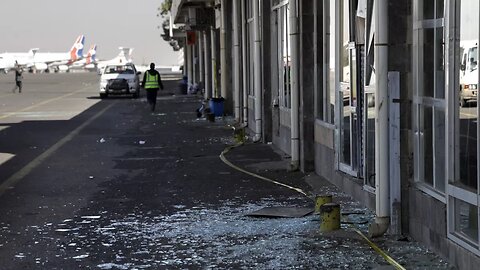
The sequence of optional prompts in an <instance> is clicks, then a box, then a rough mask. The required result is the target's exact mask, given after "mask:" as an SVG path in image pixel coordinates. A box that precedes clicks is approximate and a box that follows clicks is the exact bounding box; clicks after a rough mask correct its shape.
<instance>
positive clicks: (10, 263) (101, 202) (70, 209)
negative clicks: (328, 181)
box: [0, 73, 450, 269]
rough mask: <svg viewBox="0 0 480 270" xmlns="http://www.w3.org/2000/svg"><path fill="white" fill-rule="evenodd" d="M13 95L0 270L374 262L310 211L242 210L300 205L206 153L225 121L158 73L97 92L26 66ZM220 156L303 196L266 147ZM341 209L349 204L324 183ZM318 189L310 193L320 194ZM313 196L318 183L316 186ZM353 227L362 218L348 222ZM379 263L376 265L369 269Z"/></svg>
mask: <svg viewBox="0 0 480 270" xmlns="http://www.w3.org/2000/svg"><path fill="white" fill-rule="evenodd" d="M25 77H26V78H25V82H24V90H23V93H21V94H18V93H15V94H13V93H11V88H12V87H13V76H12V74H9V75H8V76H5V75H1V76H0V269H374V268H377V267H383V266H385V265H387V263H386V262H385V261H384V260H383V258H382V257H381V256H379V255H378V254H377V253H375V252H374V251H373V250H372V249H371V248H370V247H369V246H368V245H367V244H366V243H365V242H364V241H363V240H362V239H361V238H360V237H358V236H356V234H355V233H352V231H348V227H347V226H350V225H346V224H342V227H343V228H344V230H342V231H341V232H340V233H339V234H337V235H324V234H321V233H319V231H318V228H319V220H318V216H314V215H311V216H307V217H303V218H296V219H259V218H252V217H246V216H245V214H248V213H250V212H252V211H255V210H259V209H260V208H262V207H265V206H282V205H288V206H301V207H305V206H309V207H311V206H312V202H311V201H310V200H308V199H306V198H305V197H304V196H302V195H301V194H299V193H296V192H293V191H292V190H289V189H286V188H283V187H279V186H276V185H272V184H271V183H268V182H265V181H260V180H258V179H256V178H254V177H251V176H248V175H245V174H243V173H241V172H239V171H237V170H234V169H232V168H230V167H228V166H227V165H225V164H224V163H222V162H221V161H220V159H219V158H218V156H219V154H220V153H221V151H222V150H224V149H225V147H226V145H228V144H231V143H233V141H232V131H231V129H229V128H227V124H229V123H231V119H230V120H229V119H228V118H226V119H220V118H218V119H217V120H216V122H215V123H210V122H207V121H205V119H197V118H196V113H195V109H196V108H197V107H198V106H199V105H200V98H199V97H196V96H172V95H171V93H174V92H175V88H176V85H177V82H176V81H165V86H166V90H164V91H163V92H162V93H161V94H160V96H159V98H158V104H157V108H158V109H157V111H156V112H155V113H154V114H152V113H150V111H149V109H148V106H147V104H146V102H145V99H144V96H145V95H144V94H143V95H142V96H141V98H140V99H131V98H128V97H118V98H109V99H107V100H100V99H98V92H97V89H98V80H99V78H98V76H97V75H96V74H91V73H82V74H80V73H79V74H35V75H34V74H26V76H25ZM228 158H229V159H231V160H232V162H234V163H235V164H237V165H238V166H240V167H242V168H246V169H249V170H251V171H254V172H256V173H259V174H262V175H266V176H268V177H271V178H272V179H276V180H278V181H280V182H283V183H287V184H290V185H292V186H295V187H299V188H302V189H304V190H305V191H312V188H311V187H310V186H309V185H308V184H307V183H306V181H304V177H305V175H303V174H302V173H300V172H290V173H287V172H286V170H285V168H286V167H287V164H288V159H286V157H285V156H284V155H283V154H281V153H279V152H275V151H273V149H272V148H271V147H270V146H269V145H267V144H248V145H246V146H244V147H241V148H239V149H235V150H234V151H232V152H231V153H229V154H228ZM321 188H327V189H328V192H329V193H330V194H334V196H335V200H339V202H341V203H342V211H347V212H352V213H363V214H362V215H360V216H359V217H358V218H355V217H352V216H351V217H350V218H351V220H353V221H355V220H356V221H358V222H357V223H358V225H359V226H360V228H363V229H365V228H366V223H365V220H368V219H370V218H371V216H368V211H367V210H366V209H364V208H361V207H360V206H359V205H358V204H357V203H355V202H352V201H351V199H349V197H348V196H346V195H345V194H341V193H339V192H337V191H335V190H334V188H332V187H331V186H328V185H325V186H322V187H321ZM321 188H320V189H321ZM325 192H327V191H325ZM362 226H363V227H362ZM379 245H380V246H381V247H383V248H385V249H388V250H389V251H390V252H392V253H393V254H391V255H392V256H393V257H394V258H396V259H398V260H399V262H400V263H401V264H403V265H406V266H408V267H407V268H409V269H415V268H418V269H429V268H431V267H433V268H435V269H450V268H449V267H448V265H447V264H446V263H445V262H444V261H442V260H441V259H439V258H438V257H436V256H435V255H434V254H432V253H431V252H428V251H427V250H426V249H424V248H422V247H421V246H420V245H417V244H414V243H410V242H397V241H388V240H385V239H383V240H382V242H380V243H379ZM382 269H388V268H382Z"/></svg>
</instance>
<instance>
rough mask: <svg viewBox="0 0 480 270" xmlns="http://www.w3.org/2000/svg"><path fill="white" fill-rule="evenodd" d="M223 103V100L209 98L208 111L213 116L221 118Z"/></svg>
mask: <svg viewBox="0 0 480 270" xmlns="http://www.w3.org/2000/svg"><path fill="white" fill-rule="evenodd" d="M223 101H224V98H222V97H221V98H211V99H210V101H209V102H208V104H209V106H210V110H211V111H212V113H213V114H214V115H215V116H223Z"/></svg>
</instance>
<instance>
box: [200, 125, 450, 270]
mask: <svg viewBox="0 0 480 270" xmlns="http://www.w3.org/2000/svg"><path fill="white" fill-rule="evenodd" d="M233 122H234V121H233V119H231V118H228V117H225V118H217V120H216V122H215V123H211V122H205V125H210V126H219V125H224V126H226V127H228V126H230V125H233ZM214 136H215V135H212V137H214ZM233 143H234V142H233V131H232V139H231V140H230V141H229V142H227V144H233ZM225 157H226V159H227V160H228V161H230V162H231V163H233V164H234V165H235V166H238V167H239V168H242V169H244V170H247V171H249V172H252V173H255V174H258V175H260V176H263V177H266V178H269V179H271V180H275V181H278V182H281V183H284V184H287V185H289V186H292V187H296V188H300V189H302V190H303V191H305V192H306V193H307V194H310V195H313V194H328V195H332V196H333V202H337V203H339V204H340V206H341V212H342V213H344V214H342V224H341V230H339V231H336V232H333V233H321V232H320V231H319V226H320V218H319V216H318V215H317V214H312V215H310V216H307V217H303V218H299V219H297V221H293V223H291V224H290V222H291V220H294V219H291V220H288V219H285V220H284V219H282V218H279V219H278V221H279V222H280V223H278V225H279V226H282V225H281V224H283V225H287V224H289V225H288V226H293V227H292V228H291V229H292V230H294V231H296V233H297V234H298V235H297V236H298V241H301V242H302V249H304V252H305V253H306V254H309V256H308V257H307V258H309V259H311V260H316V261H321V262H322V263H321V264H320V265H321V266H322V267H323V268H329V269H332V268H347V269H360V268H362V269H364V267H366V266H367V265H369V263H370V266H371V268H373V269H395V267H393V266H392V265H391V264H389V263H388V262H387V261H386V260H385V259H384V258H383V257H382V254H381V253H382V252H384V253H385V254H386V255H387V256H390V257H391V258H392V259H393V260H394V261H396V262H397V263H399V264H400V265H401V266H403V267H404V268H406V269H433V268H434V269H454V268H453V267H452V266H450V265H449V264H448V263H447V262H446V261H445V260H444V259H442V258H441V257H439V256H437V255H436V254H434V253H433V252H431V251H429V250H428V249H427V248H425V247H424V246H423V245H421V244H420V243H417V242H415V241H413V240H412V239H410V238H409V237H408V236H405V237H400V238H399V239H396V238H394V237H393V236H388V235H386V236H384V237H381V238H376V239H371V241H372V243H373V244H374V245H376V246H378V247H379V248H380V249H381V250H382V252H376V251H374V250H373V248H372V247H371V246H370V245H369V243H368V242H367V240H365V239H363V238H362V236H360V234H358V233H357V232H356V231H355V230H354V229H358V230H359V231H360V232H362V233H363V234H364V235H367V234H368V233H367V231H368V223H370V222H371V221H372V220H373V219H374V212H373V211H371V210H369V209H367V208H365V207H362V206H361V205H360V204H359V203H358V202H356V201H354V200H353V199H352V198H351V197H350V196H348V195H346V194H345V193H343V192H341V191H340V190H339V189H338V188H336V187H335V186H334V185H332V184H331V183H329V182H328V181H326V180H325V179H322V178H321V177H319V176H318V175H316V174H315V173H309V174H308V175H305V174H303V173H301V172H298V171H297V172H288V171H287V168H288V164H289V157H288V156H287V155H286V154H284V153H283V152H281V151H280V150H278V149H276V148H275V147H274V146H273V145H270V144H262V143H251V142H246V143H245V144H244V145H242V146H239V147H236V148H233V149H232V150H230V151H229V152H228V153H226V154H225ZM244 176H245V177H249V178H251V179H252V180H251V181H263V182H266V181H264V180H261V179H259V178H254V177H251V176H249V175H246V174H245V175H244ZM239 180H240V179H239ZM266 183H267V185H270V194H271V196H272V201H271V202H270V203H269V205H265V206H271V205H283V206H298V207H305V206H308V207H313V206H314V203H313V201H312V200H311V199H309V198H307V197H305V196H303V195H302V194H300V193H296V192H295V191H292V190H289V191H288V192H291V196H292V197H295V199H293V200H290V201H287V202H286V201H284V200H283V199H282V197H283V196H279V197H277V196H276V193H277V192H279V191H281V190H283V192H284V191H285V189H287V188H285V187H282V186H279V185H275V184H273V183H269V182H266ZM287 190H288V189H287ZM295 224H297V225H298V228H295ZM300 224H301V225H300ZM305 224H308V226H307V228H308V229H307V228H306V227H305ZM275 230H280V231H281V228H275ZM302 230H304V231H303V232H302ZM385 254H384V255H385ZM375 262H377V263H375ZM306 265H309V264H308V263H306ZM360 266H361V267H360Z"/></svg>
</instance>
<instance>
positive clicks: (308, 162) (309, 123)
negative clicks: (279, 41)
mask: <svg viewBox="0 0 480 270" xmlns="http://www.w3.org/2000/svg"><path fill="white" fill-rule="evenodd" d="M298 1H299V6H300V12H299V14H300V18H299V19H300V31H299V32H300V50H299V57H300V66H299V69H300V70H299V78H300V79H299V86H300V87H299V94H300V107H299V119H300V123H299V124H300V125H299V128H300V130H299V134H300V136H299V138H300V170H302V171H304V172H307V171H313V170H314V168H315V167H314V166H315V163H314V162H315V151H314V149H315V144H314V136H315V129H314V128H315V87H314V86H315V79H316V77H317V76H316V74H315V69H314V66H315V62H316V61H315V57H312V56H314V55H315V51H317V50H320V52H321V50H322V47H321V46H320V47H318V48H317V47H315V45H314V39H315V37H314V35H315V23H316V22H315V16H314V15H315V14H314V12H315V2H316V1H311V0H298ZM317 4H318V5H321V2H320V3H318V2H317Z"/></svg>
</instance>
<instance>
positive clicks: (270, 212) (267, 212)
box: [246, 206, 314, 218]
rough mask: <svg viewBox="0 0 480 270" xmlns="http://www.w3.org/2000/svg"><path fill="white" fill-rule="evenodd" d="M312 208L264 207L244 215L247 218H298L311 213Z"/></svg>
mask: <svg viewBox="0 0 480 270" xmlns="http://www.w3.org/2000/svg"><path fill="white" fill-rule="evenodd" d="M313 210H314V208H313V207H283V206H274V207H265V208H262V209H260V210H257V211H255V212H252V213H249V214H246V216H249V217H270V218H300V217H304V216H306V215H309V214H311V213H313Z"/></svg>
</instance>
